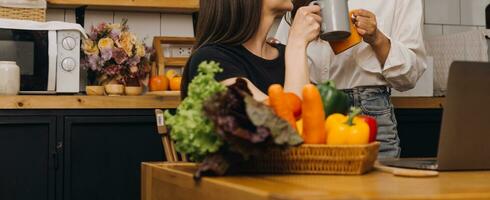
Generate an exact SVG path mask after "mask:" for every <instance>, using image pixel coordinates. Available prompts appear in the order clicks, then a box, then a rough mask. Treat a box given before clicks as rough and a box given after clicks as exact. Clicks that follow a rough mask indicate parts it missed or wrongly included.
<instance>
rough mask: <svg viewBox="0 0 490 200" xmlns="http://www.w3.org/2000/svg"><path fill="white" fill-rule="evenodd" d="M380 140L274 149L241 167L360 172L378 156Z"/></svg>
mask: <svg viewBox="0 0 490 200" xmlns="http://www.w3.org/2000/svg"><path fill="white" fill-rule="evenodd" d="M378 149H379V143H378V142H375V143H371V144H368V145H356V146H328V145H303V146H301V147H297V148H292V149H289V150H285V151H281V150H273V151H271V152H269V153H267V154H266V155H264V157H261V158H257V159H254V160H252V161H250V162H248V163H246V164H245V165H246V166H243V165H242V166H241V167H240V169H241V170H240V171H242V170H243V171H242V172H243V173H272V174H333V175H361V174H364V173H366V172H369V171H370V170H371V169H372V168H373V165H374V162H375V161H376V159H377V156H378Z"/></svg>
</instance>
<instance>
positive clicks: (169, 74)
mask: <svg viewBox="0 0 490 200" xmlns="http://www.w3.org/2000/svg"><path fill="white" fill-rule="evenodd" d="M165 76H166V77H167V79H168V80H172V78H173V77H174V76H177V72H176V71H175V70H173V69H169V70H168V71H167V72H166V73H165Z"/></svg>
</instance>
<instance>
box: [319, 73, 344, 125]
mask: <svg viewBox="0 0 490 200" xmlns="http://www.w3.org/2000/svg"><path fill="white" fill-rule="evenodd" d="M317 87H318V89H319V90H320V95H321V96H322V101H323V108H324V109H323V110H324V111H325V115H326V117H328V116H330V115H331V114H334V113H340V114H344V115H345V114H347V113H348V112H349V108H350V103H349V102H350V100H349V96H348V95H347V94H346V93H345V92H342V91H340V90H337V88H336V87H335V83H334V82H333V81H327V82H326V83H323V84H320V85H318V86H317Z"/></svg>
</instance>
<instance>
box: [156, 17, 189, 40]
mask: <svg viewBox="0 0 490 200" xmlns="http://www.w3.org/2000/svg"><path fill="white" fill-rule="evenodd" d="M192 23H193V22H192V15H178V14H162V16H161V26H160V27H161V31H160V33H161V35H162V36H183V37H193V36H194V28H193V24H192Z"/></svg>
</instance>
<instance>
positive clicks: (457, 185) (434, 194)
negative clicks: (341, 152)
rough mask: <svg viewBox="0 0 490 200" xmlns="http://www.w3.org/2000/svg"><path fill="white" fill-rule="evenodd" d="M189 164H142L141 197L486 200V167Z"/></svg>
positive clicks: (489, 181)
mask: <svg viewBox="0 0 490 200" xmlns="http://www.w3.org/2000/svg"><path fill="white" fill-rule="evenodd" d="M194 170H195V167H194V165H193V164H173V165H172V164H164V163H153V164H152V163H144V164H143V165H142V181H141V190H142V198H141V199H142V200H150V199H151V200H159V199H174V200H184V199H201V200H211V199H213V200H228V199H233V200H250V199H254V200H271V199H276V200H278V199H281V200H293V199H301V200H313V199H315V200H320V199H322V200H327V199H336V200H340V199H390V200H397V199H404V200H407V199H411V200H414V199H453V200H455V199H462V200H463V199H464V200H471V199H490V171H479V172H444V173H441V174H440V175H439V177H436V178H403V177H395V176H393V175H391V174H388V173H384V172H378V171H375V172H371V173H369V174H367V175H364V176H301V175H280V176H279V175H256V176H230V177H219V178H203V179H202V180H200V181H199V182H195V181H194V179H193V176H192V173H193V172H194Z"/></svg>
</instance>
